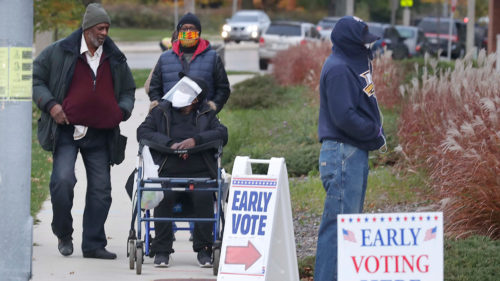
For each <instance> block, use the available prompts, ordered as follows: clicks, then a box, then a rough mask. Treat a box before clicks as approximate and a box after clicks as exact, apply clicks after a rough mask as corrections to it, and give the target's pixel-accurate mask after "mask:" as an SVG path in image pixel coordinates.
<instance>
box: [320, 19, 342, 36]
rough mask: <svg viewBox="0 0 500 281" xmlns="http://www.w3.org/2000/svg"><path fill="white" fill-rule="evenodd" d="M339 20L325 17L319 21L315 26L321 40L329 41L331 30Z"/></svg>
mask: <svg viewBox="0 0 500 281" xmlns="http://www.w3.org/2000/svg"><path fill="white" fill-rule="evenodd" d="M339 20H340V18H339V17H325V18H323V19H321V20H320V21H319V22H318V24H317V25H316V29H317V30H318V32H319V34H320V35H321V38H324V39H330V35H331V34H332V30H333V28H334V27H335V24H337V22H338V21H339Z"/></svg>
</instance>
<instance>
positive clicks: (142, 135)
mask: <svg viewBox="0 0 500 281" xmlns="http://www.w3.org/2000/svg"><path fill="white" fill-rule="evenodd" d="M179 76H180V77H184V76H185V75H184V74H183V73H179ZM184 80H190V81H191V82H194V83H195V84H191V85H194V88H195V89H196V90H193V88H190V89H189V87H187V88H186V87H178V88H177V89H174V88H173V89H172V90H171V91H169V92H168V93H167V94H166V95H165V96H164V97H163V99H162V101H161V102H160V103H159V105H158V106H156V107H155V108H153V109H152V110H151V112H150V113H149V114H148V116H147V117H146V119H145V121H144V122H143V123H142V124H141V125H140V126H139V128H138V129H137V139H138V140H139V141H140V140H148V141H150V142H154V143H156V144H159V145H163V146H166V147H169V148H171V149H190V148H194V147H195V146H197V145H202V144H205V143H208V142H211V141H215V140H220V141H222V143H223V145H225V144H226V143H227V140H228V133H227V128H226V127H225V126H224V125H223V124H221V123H220V122H219V120H218V118H217V117H216V107H215V105H214V104H213V103H212V102H209V101H206V100H205V96H206V93H207V92H208V90H207V85H206V83H205V82H204V81H203V80H202V79H197V78H195V77H188V76H186V77H185V79H184ZM188 84H189V83H188ZM197 86H198V87H197ZM151 155H152V157H153V161H154V162H155V164H157V165H159V167H160V168H159V171H158V174H159V176H160V177H179V178H208V177H210V178H216V176H217V174H216V173H217V163H216V162H217V159H216V158H215V157H214V153H212V152H209V151H203V152H200V153H194V154H181V155H179V157H173V156H172V155H169V156H168V157H167V156H166V155H165V154H162V153H160V152H158V151H155V150H154V149H151ZM180 196H182V197H188V198H189V199H190V200H189V201H190V204H188V205H191V206H193V214H192V217H202V218H213V217H214V195H213V193H212V192H175V191H165V197H164V199H163V200H162V201H161V202H160V204H159V205H158V206H157V207H156V208H155V209H154V216H155V217H173V207H174V205H175V204H176V202H177V201H178V198H179V197H180ZM154 226H155V237H154V239H153V242H152V245H151V252H152V253H153V254H154V255H155V260H154V264H155V266H168V265H169V261H170V254H171V253H173V252H174V249H173V248H172V245H173V240H174V236H173V232H172V223H165V222H163V223H162V222H155V224H154ZM212 231H213V223H212V222H203V223H201V222H200V223H198V222H197V223H195V226H194V232H193V250H194V251H195V252H197V253H198V254H197V258H198V263H199V265H200V266H201V267H211V266H212V245H213V233H212Z"/></svg>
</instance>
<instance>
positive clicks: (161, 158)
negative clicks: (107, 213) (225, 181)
mask: <svg viewBox="0 0 500 281" xmlns="http://www.w3.org/2000/svg"><path fill="white" fill-rule="evenodd" d="M172 110H174V109H173V108H172V104H171V103H170V102H168V101H165V100H162V101H161V102H160V103H159V104H158V106H156V107H155V108H153V110H151V112H150V113H149V114H148V116H147V117H146V120H144V122H143V123H142V124H141V125H140V126H139V128H137V140H138V141H140V140H148V141H151V142H154V143H156V144H159V145H161V146H165V147H170V146H171V145H172V144H173V143H174V139H173V138H172V137H171V134H172V132H171V122H172ZM195 127H196V129H195V130H196V134H195V135H194V136H192V138H194V139H195V142H196V145H202V144H205V143H208V142H211V141H216V140H220V141H222V143H223V145H225V144H226V143H227V141H228V133H227V128H226V127H225V126H224V125H222V124H221V123H220V122H219V120H218V119H217V117H216V111H215V106H214V105H213V104H211V103H209V102H203V103H202V104H201V105H200V107H199V108H198V109H197V111H196V126H195ZM151 155H152V157H153V161H154V162H155V163H156V164H157V165H159V166H160V168H159V169H160V171H161V170H162V168H163V166H164V165H165V162H166V157H167V156H166V155H165V154H162V153H159V152H156V151H155V150H151ZM211 155H212V158H213V154H211ZM203 157H204V159H206V161H207V162H211V161H212V160H211V159H209V158H208V157H209V155H207V154H206V153H205V154H204V155H203Z"/></svg>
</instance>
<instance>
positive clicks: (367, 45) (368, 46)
mask: <svg viewBox="0 0 500 281" xmlns="http://www.w3.org/2000/svg"><path fill="white" fill-rule="evenodd" d="M373 44H375V42H372V43H367V44H365V47H366V48H367V49H368V50H371V49H372V47H373Z"/></svg>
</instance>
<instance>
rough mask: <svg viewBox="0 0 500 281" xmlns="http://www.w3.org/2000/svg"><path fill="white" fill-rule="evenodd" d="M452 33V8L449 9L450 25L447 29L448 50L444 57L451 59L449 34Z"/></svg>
mask: <svg viewBox="0 0 500 281" xmlns="http://www.w3.org/2000/svg"><path fill="white" fill-rule="evenodd" d="M452 34H453V9H451V10H450V27H449V29H448V51H447V52H446V58H447V59H448V60H451V36H452Z"/></svg>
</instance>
